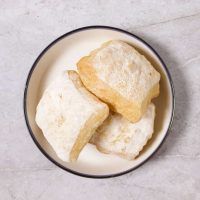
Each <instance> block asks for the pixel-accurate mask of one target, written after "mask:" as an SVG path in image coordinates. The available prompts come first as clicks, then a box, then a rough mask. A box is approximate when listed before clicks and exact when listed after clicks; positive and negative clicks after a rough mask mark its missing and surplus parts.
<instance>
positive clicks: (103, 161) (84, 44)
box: [24, 26, 174, 178]
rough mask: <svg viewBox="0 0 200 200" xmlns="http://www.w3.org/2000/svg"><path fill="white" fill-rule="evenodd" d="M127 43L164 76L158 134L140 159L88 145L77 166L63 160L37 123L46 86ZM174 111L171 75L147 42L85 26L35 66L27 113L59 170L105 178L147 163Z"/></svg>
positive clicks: (38, 139)
mask: <svg viewBox="0 0 200 200" xmlns="http://www.w3.org/2000/svg"><path fill="white" fill-rule="evenodd" d="M114 39H118V40H123V41H125V42H128V43H129V44H131V45H133V46H134V47H136V48H137V49H138V51H140V52H141V53H142V54H144V55H145V56H146V57H147V58H148V59H149V60H150V62H151V63H152V64H153V66H154V67H155V68H156V69H157V70H158V71H159V72H160V73H161V82H160V91H161V92H160V96H159V97H158V98H156V99H155V100H153V101H154V103H155V104H156V119H155V132H154V134H153V137H152V139H151V140H150V141H149V142H148V144H147V145H146V146H145V148H144V150H143V151H142V152H141V153H140V155H139V157H138V158H137V159H135V160H133V161H127V160H124V159H121V158H119V157H117V156H114V155H107V154H102V153H100V152H98V151H97V150H96V148H95V147H94V146H93V145H91V144H87V145H86V146H85V148H84V149H83V151H82V152H81V154H80V156H79V158H78V161H77V162H76V163H66V162H63V161H61V160H60V159H59V158H58V157H57V156H56V154H55V152H54V151H53V149H52V148H51V146H50V145H49V144H48V142H47V141H46V139H45V138H44V136H43V134H42V132H41V130H40V129H39V128H38V127H37V125H36V123H35V112H36V106H37V104H38V102H39V99H40V98H41V95H42V93H43V91H44V89H45V88H46V86H47V85H48V84H49V83H50V82H51V81H52V80H53V79H54V78H55V77H56V76H57V75H59V74H60V73H61V72H62V71H63V70H66V69H76V63H77V61H78V60H79V59H80V58H81V57H82V56H85V55H87V54H89V52H90V51H92V50H93V49H95V48H97V47H99V46H100V45H101V44H102V43H103V42H106V41H108V40H114ZM173 112H174V90H173V86H172V80H171V78H170V75H169V72H168V70H167V68H166V66H165V64H164V63H163V61H162V60H161V58H160V57H159V56H158V54H157V53H156V52H155V50H153V49H152V47H150V46H149V45H148V44H147V43H145V42H144V41H143V40H141V39H140V38H138V37H137V36H135V35H133V34H131V33H128V32H126V31H123V30H120V29H117V28H112V27H105V26H92V27H84V28H80V29H77V30H74V31H72V32H69V33H67V34H65V35H63V36H61V37H60V38H58V39H56V40H55V41H54V42H52V43H51V44H50V45H49V46H48V47H47V48H46V49H45V50H44V51H43V52H42V53H41V54H40V55H39V57H38V58H37V60H36V61H35V63H34V64H33V66H32V68H31V70H30V72H29V75H28V78H27V83H26V88H25V93H24V113H25V119H26V123H27V126H28V129H29V132H30V134H31V136H32V138H33V140H34V142H35V143H36V145H37V146H38V148H39V149H40V150H41V152H42V153H43V154H44V155H45V156H46V157H47V158H48V159H49V160H51V161H52V162H53V163H55V164H56V165H58V166H59V167H61V168H63V169H65V170H67V171H69V172H72V173H74V174H77V175H81V176H85V177H93V178H105V177H113V176H117V175H122V174H124V173H127V172H129V171H131V170H133V169H136V168H137V167H138V166H140V165H141V164H143V163H144V162H145V161H147V160H148V158H149V157H150V156H151V155H152V154H153V153H154V152H155V151H156V150H157V149H158V147H159V146H160V145H161V144H162V142H163V140H164V138H165V136H166V135H167V132H168V130H169V128H170V126H171V123H172V119H173Z"/></svg>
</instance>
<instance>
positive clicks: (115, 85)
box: [77, 40, 160, 122]
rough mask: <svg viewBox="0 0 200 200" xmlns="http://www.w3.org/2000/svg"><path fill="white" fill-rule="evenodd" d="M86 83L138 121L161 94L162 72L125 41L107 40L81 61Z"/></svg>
mask: <svg viewBox="0 0 200 200" xmlns="http://www.w3.org/2000/svg"><path fill="white" fill-rule="evenodd" d="M77 67H78V72H79V75H80V77H81V80H82V81H83V84H84V85H85V86H86V88H87V89H88V90H90V91H91V92H92V93H94V94H95V95H96V96H97V97H99V98H100V99H101V100H103V101H104V102H106V103H107V104H108V105H109V106H110V108H111V109H112V110H113V111H115V112H117V113H120V114H122V115H123V116H124V117H125V118H127V119H128V120H130V121H132V122H137V121H138V120H140V119H141V117H142V115H143V114H144V112H145V111H146V109H147V106H148V104H149V103H150V101H151V99H152V98H154V97H156V96H158V94H159V80H160V74H159V73H158V72H157V71H156V70H155V69H154V68H153V66H152V65H151V63H150V62H149V61H148V60H147V59H146V58H145V57H144V56H143V55H141V54H140V53H139V52H138V51H137V50H136V49H135V48H133V47H132V46H130V45H128V44H127V43H125V42H122V41H118V40H113V41H109V42H106V43H104V44H103V45H102V47H100V48H99V49H96V50H94V51H92V52H91V54H90V55H89V56H86V57H83V58H81V59H80V61H79V62H78V63H77Z"/></svg>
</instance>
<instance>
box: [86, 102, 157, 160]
mask: <svg viewBox="0 0 200 200" xmlns="http://www.w3.org/2000/svg"><path fill="white" fill-rule="evenodd" d="M154 118H155V106H154V104H152V103H151V104H149V106H148V109H147V111H146V112H145V114H144V115H143V117H142V119H141V120H140V121H138V122H136V123H132V122H130V121H128V120H127V119H125V118H124V117H122V116H121V115H120V114H116V113H113V114H110V116H109V117H108V118H107V120H105V121H104V123H103V124H102V125H101V126H100V127H99V128H98V129H97V131H96V133H95V134H94V135H93V137H92V139H91V141H90V142H91V143H93V144H95V145H96V147H97V149H98V150H99V151H101V152H103V153H109V154H116V155H119V156H121V157H123V158H125V159H128V160H132V159H134V158H135V157H136V156H138V154H139V152H140V151H141V150H142V149H143V147H144V146H145V144H146V143H147V141H148V140H149V139H150V138H151V137H152V134H153V127H154Z"/></svg>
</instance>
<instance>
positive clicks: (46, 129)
mask: <svg viewBox="0 0 200 200" xmlns="http://www.w3.org/2000/svg"><path fill="white" fill-rule="evenodd" d="M108 114H109V109H108V106H107V105H106V104H104V103H102V102H101V101H99V100H98V99H97V98H96V97H95V96H94V95H93V94H91V93H90V92H89V91H88V90H86V88H85V87H84V86H83V84H82V82H81V80H80V78H79V75H78V74H77V73H76V72H75V71H66V72H64V73H63V74H62V76H60V77H58V78H57V79H56V80H55V81H54V82H53V83H52V84H51V85H50V86H49V87H48V88H47V89H46V90H45V92H44V94H43V96H42V98H41V100H40V102H39V104H38V106H37V112H36V123H37V124H38V126H39V127H40V128H41V129H42V132H43V134H44V136H45V138H46V139H47V141H48V142H49V143H50V144H51V146H52V147H53V149H54V150H55V152H56V154H57V155H58V157H59V158H60V159H62V160H63V161H75V160H76V159H77V158H78V155H79V153H80V152H81V150H82V149H83V147H84V146H85V145H86V144H87V143H88V141H89V140H90V138H91V136H92V135H93V134H94V132H95V130H96V128H97V127H98V126H99V125H101V124H102V122H103V121H104V120H105V119H106V118H107V116H108Z"/></svg>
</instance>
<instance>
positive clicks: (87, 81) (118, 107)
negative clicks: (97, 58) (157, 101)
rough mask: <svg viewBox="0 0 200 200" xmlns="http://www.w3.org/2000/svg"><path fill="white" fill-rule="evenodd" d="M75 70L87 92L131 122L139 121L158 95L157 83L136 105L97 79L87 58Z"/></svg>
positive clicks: (81, 60) (82, 59)
mask: <svg viewBox="0 0 200 200" xmlns="http://www.w3.org/2000/svg"><path fill="white" fill-rule="evenodd" d="M94 52H95V51H93V53H94ZM77 68H78V72H79V75H80V78H81V80H82V82H83V84H84V85H85V87H86V88H87V89H88V90H90V91H91V92H92V93H93V94H95V95H96V96H97V97H99V98H100V99H101V100H102V101H104V102H105V103H107V104H108V105H109V107H110V109H111V110H113V111H114V112H117V113H120V114H122V115H123V116H124V117H125V118H127V119H128V120H130V121H132V122H137V121H139V120H140V119H141V117H142V115H143V114H144V112H145V111H146V109H147V106H148V104H149V103H150V101H151V99H152V98H154V97H156V96H158V95H159V83H158V84H156V85H155V86H154V87H153V88H152V90H151V91H149V93H148V95H147V97H146V98H145V100H144V101H143V102H142V104H138V103H136V102H133V101H130V100H128V99H126V98H124V97H123V96H122V95H120V94H119V93H118V92H117V91H115V90H114V89H112V88H111V87H110V86H109V85H107V84H106V83H105V82H103V81H102V80H100V79H99V78H98V77H97V75H96V72H95V69H94V68H93V66H91V63H90V62H89V56H85V57H83V58H81V59H80V61H79V62H78V63H77Z"/></svg>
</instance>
